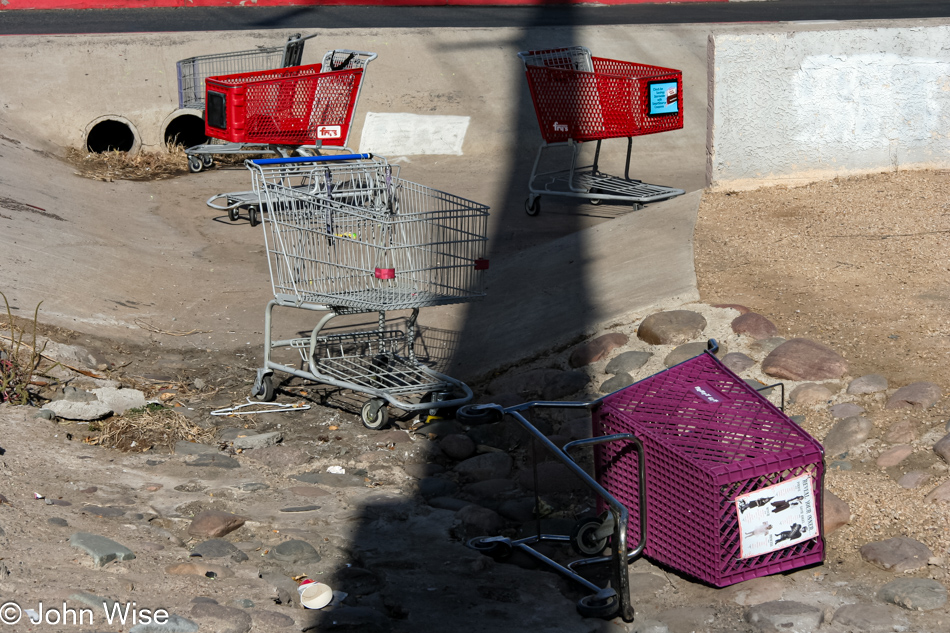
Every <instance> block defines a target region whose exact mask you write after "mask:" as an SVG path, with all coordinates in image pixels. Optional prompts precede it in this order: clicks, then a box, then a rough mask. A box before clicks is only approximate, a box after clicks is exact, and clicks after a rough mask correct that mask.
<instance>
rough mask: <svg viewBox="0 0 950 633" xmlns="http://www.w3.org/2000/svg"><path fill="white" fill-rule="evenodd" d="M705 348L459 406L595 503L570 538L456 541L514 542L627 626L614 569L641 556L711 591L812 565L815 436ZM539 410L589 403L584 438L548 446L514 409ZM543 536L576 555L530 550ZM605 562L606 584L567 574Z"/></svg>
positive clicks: (818, 474)
mask: <svg viewBox="0 0 950 633" xmlns="http://www.w3.org/2000/svg"><path fill="white" fill-rule="evenodd" d="M708 348H709V349H708V350H707V351H706V352H705V353H703V354H700V355H699V356H696V357H695V358H692V359H690V360H687V361H685V362H683V363H680V364H679V365H676V366H674V367H671V368H669V369H667V370H665V371H662V372H660V373H658V374H655V375H653V376H650V377H649V378H646V379H644V380H641V381H640V382H637V383H634V384H633V385H630V386H629V387H626V388H624V389H621V390H619V391H617V392H614V393H612V394H610V395H607V396H605V397H603V398H601V399H599V400H596V401H593V402H585V403H579V402H529V403H525V404H521V405H517V406H514V407H508V408H502V407H500V406H498V405H469V406H467V407H463V408H462V409H460V410H459V417H460V418H465V417H473V416H483V417H484V416H488V415H495V416H502V415H510V416H512V417H513V418H514V419H515V420H517V421H518V422H519V423H520V425H521V426H522V427H524V428H525V429H526V430H527V431H528V432H529V433H530V434H531V435H532V436H533V437H534V438H535V440H536V441H537V442H538V443H540V444H541V445H542V446H544V447H545V448H546V449H547V450H548V451H549V452H551V453H552V454H553V455H554V456H555V457H556V458H557V459H559V460H560V461H561V462H563V463H564V464H566V465H567V466H568V467H569V468H570V469H571V470H572V471H573V472H574V473H575V474H576V475H577V476H578V477H579V478H580V479H581V480H582V481H583V482H584V483H585V484H586V485H587V486H588V487H589V488H590V489H591V490H592V491H593V492H594V493H595V495H596V497H597V506H598V510H599V514H598V515H597V516H590V517H582V518H581V519H580V520H579V521H578V522H577V523H576V525H575V527H574V529H573V532H572V534H571V535H570V536H562V535H548V534H543V533H542V532H541V526H540V522H539V524H538V530H537V534H535V535H532V536H529V537H526V538H523V539H518V540H512V539H508V538H504V537H481V538H477V539H473V540H472V541H470V542H469V545H470V546H471V547H473V548H474V549H477V550H479V551H482V552H484V553H486V554H489V555H492V556H494V557H496V558H504V557H506V556H508V555H509V554H510V553H511V552H512V550H513V548H515V547H517V548H519V549H522V550H524V551H525V552H527V553H529V554H531V555H533V556H535V557H536V558H538V559H539V560H541V561H542V562H545V563H547V564H549V565H552V566H553V567H554V568H555V569H557V570H558V571H560V572H561V573H563V574H565V575H566V576H568V577H569V578H571V579H573V580H575V581H577V582H578V583H580V584H582V585H583V586H585V587H587V588H588V589H590V590H592V591H594V593H593V594H591V595H589V596H586V597H585V598H583V599H582V600H581V601H580V602H579V603H578V611H579V612H580V613H581V614H582V615H584V616H587V617H605V618H610V617H613V616H614V615H616V614H617V613H618V611H619V614H620V615H621V616H622V617H623V619H624V620H626V621H628V622H629V621H632V620H633V607H632V606H631V604H630V595H629V586H628V576H627V572H626V566H627V564H629V563H630V562H632V561H633V560H635V559H636V558H638V557H639V556H640V555H641V554H643V555H645V556H646V557H648V558H651V559H652V560H654V561H657V562H659V563H662V564H664V565H666V566H668V567H670V568H672V569H674V570H677V571H680V572H682V573H684V574H686V575H689V576H691V577H693V578H696V579H698V580H700V581H703V582H706V583H709V584H711V585H714V586H716V587H724V586H727V585H731V584H734V583H737V582H740V581H743V580H749V579H751V578H757V577H759V576H765V575H768V574H774V573H777V572H782V571H788V570H791V569H796V568H799V567H803V566H806V565H811V564H814V563H819V562H821V561H822V560H823V558H824V541H823V538H822V534H821V530H822V526H821V508H822V506H821V495H822V490H823V476H824V458H823V450H822V447H821V444H819V443H818V442H817V441H816V440H814V439H813V438H812V437H811V436H809V435H808V434H807V433H806V432H805V431H804V430H803V429H801V428H800V427H799V426H798V425H797V424H795V423H794V422H793V421H792V420H791V419H790V418H788V417H787V416H786V415H785V414H784V412H783V411H782V410H781V409H780V408H779V407H777V406H776V405H774V404H773V403H772V402H770V401H769V400H768V399H767V398H766V397H765V396H764V395H762V393H761V392H763V391H766V390H771V389H772V387H774V386H775V385H769V386H765V387H762V388H761V389H753V388H752V387H750V386H749V385H748V384H746V383H745V381H743V380H742V379H741V378H739V377H738V376H736V375H735V374H734V373H732V372H731V371H730V370H728V369H727V368H726V367H725V366H724V365H723V364H722V363H721V362H720V361H719V360H718V359H717V358H716V357H715V356H714V353H715V352H716V350H717V348H718V346H717V345H716V342H715V341H710V342H709V345H708ZM783 393H784V389H783ZM782 397H783V399H784V395H783V396H782ZM545 407H547V408H551V407H572V408H588V409H590V410H591V411H592V414H593V415H592V417H593V422H592V437H590V438H588V439H581V440H577V441H574V442H569V443H568V444H566V445H565V446H564V447H563V449H558V448H557V447H556V446H555V445H554V444H553V443H552V442H551V441H550V440H549V439H548V438H546V437H545V436H544V435H543V434H542V433H541V432H540V431H538V430H537V429H536V428H535V427H534V426H533V425H531V423H530V422H529V421H528V420H527V419H526V418H525V417H524V415H523V414H522V412H526V411H527V410H529V409H534V408H545ZM585 446H593V447H594V451H593V471H594V475H593V476H591V475H590V474H589V473H588V472H587V471H585V470H584V469H583V468H581V467H580V466H579V465H578V464H577V463H576V462H575V461H574V458H573V457H572V453H573V452H574V451H575V450H576V449H578V448H581V447H585ZM630 517H636V520H630ZM546 540H552V541H562V542H563V541H569V542H570V543H571V545H572V546H573V548H574V550H575V551H576V552H577V553H578V554H581V555H583V556H585V558H582V559H579V560H575V561H573V562H571V563H569V564H567V565H561V564H560V563H557V562H555V561H554V560H553V559H551V558H549V557H546V556H544V555H542V554H540V553H539V552H537V551H535V550H534V549H533V548H532V547H531V545H533V544H535V543H538V542H540V541H546ZM630 541H635V542H636V545H635V546H634V547H633V548H630V547H629V542H630ZM608 546H609V547H610V552H611V553H610V555H609V556H601V554H602V553H603V552H604V551H605V549H606V548H607V547H608ZM605 562H609V563H611V565H612V568H611V570H612V575H611V586H609V587H604V588H600V587H598V586H597V585H595V584H594V583H592V582H591V581H590V580H588V579H587V578H585V577H583V576H581V575H580V573H579V572H578V569H579V568H582V567H585V566H588V565H593V564H597V563H605Z"/></svg>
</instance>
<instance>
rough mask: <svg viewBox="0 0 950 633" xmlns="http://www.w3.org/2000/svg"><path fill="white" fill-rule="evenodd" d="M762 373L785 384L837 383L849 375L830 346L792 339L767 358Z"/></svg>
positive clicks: (844, 361) (846, 367)
mask: <svg viewBox="0 0 950 633" xmlns="http://www.w3.org/2000/svg"><path fill="white" fill-rule="evenodd" d="M762 371H763V372H764V373H766V374H767V375H769V376H774V377H776V378H783V379H785V380H811V381H815V380H835V379H838V378H840V377H841V376H843V375H845V374H846V373H847V372H848V362H847V361H846V360H845V359H844V358H842V357H841V355H839V354H838V353H837V352H836V351H834V350H833V349H831V348H830V347H828V346H827V345H823V344H821V343H818V342H816V341H812V340H809V339H804V338H793V339H791V340H788V341H786V342H784V343H782V344H781V345H779V346H778V347H776V348H775V349H773V350H772V351H771V352H770V353H769V355H768V356H766V357H765V360H763V361H762Z"/></svg>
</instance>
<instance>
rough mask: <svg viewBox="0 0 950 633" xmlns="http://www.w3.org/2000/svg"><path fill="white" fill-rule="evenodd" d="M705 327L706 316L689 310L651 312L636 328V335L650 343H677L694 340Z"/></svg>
mask: <svg viewBox="0 0 950 633" xmlns="http://www.w3.org/2000/svg"><path fill="white" fill-rule="evenodd" d="M705 329H706V318H705V317H704V316H703V315H701V314H699V313H698V312H692V311H690V310H669V311H666V312H657V313H655V314H651V315H650V316H648V317H647V318H645V319H644V320H643V322H642V323H641V324H640V327H638V328H637V337H638V338H639V339H640V340H642V341H645V342H647V343H650V344H651V345H679V344H681V343H686V342H687V341H691V340H695V339H697V338H699V336H700V335H701V334H702V333H703V330H705Z"/></svg>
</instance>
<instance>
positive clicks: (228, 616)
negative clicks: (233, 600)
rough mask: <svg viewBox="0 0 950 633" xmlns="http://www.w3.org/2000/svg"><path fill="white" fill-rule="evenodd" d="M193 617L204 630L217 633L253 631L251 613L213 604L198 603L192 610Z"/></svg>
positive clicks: (245, 632)
mask: <svg viewBox="0 0 950 633" xmlns="http://www.w3.org/2000/svg"><path fill="white" fill-rule="evenodd" d="M191 617H193V618H195V620H197V621H198V624H199V626H200V627H201V628H202V629H204V628H209V629H210V630H213V631H214V632H215V633H247V632H248V631H250V630H251V615H250V614H249V613H247V612H246V611H244V610H242V609H236V608H234V607H226V606H224V605H220V604H215V603H213V602H198V603H196V604H195V605H194V606H193V607H192V608H191Z"/></svg>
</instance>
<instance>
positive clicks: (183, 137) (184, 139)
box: [165, 114, 208, 147]
mask: <svg viewBox="0 0 950 633" xmlns="http://www.w3.org/2000/svg"><path fill="white" fill-rule="evenodd" d="M207 142H208V137H207V136H205V122H204V119H202V118H201V117H197V116H192V115H190V114H183V115H181V116H180V117H175V118H174V119H172V120H171V122H170V123H169V124H168V127H166V128H165V145H166V146H168V147H171V146H172V145H183V146H184V147H194V146H195V145H203V144H204V143H207Z"/></svg>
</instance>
